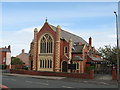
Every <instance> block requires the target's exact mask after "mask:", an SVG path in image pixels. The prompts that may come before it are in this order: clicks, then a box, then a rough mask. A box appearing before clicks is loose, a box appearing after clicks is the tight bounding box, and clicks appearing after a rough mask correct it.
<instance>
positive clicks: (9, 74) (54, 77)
mask: <svg viewBox="0 0 120 90" xmlns="http://www.w3.org/2000/svg"><path fill="white" fill-rule="evenodd" d="M3 75H8V76H20V77H31V78H39V79H55V80H56V79H57V80H60V79H64V78H66V77H56V76H38V75H25V74H11V73H3Z"/></svg>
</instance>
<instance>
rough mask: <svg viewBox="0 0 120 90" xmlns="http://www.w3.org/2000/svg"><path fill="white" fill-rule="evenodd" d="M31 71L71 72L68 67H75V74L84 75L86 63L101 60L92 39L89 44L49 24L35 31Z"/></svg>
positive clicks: (31, 53)
mask: <svg viewBox="0 0 120 90" xmlns="http://www.w3.org/2000/svg"><path fill="white" fill-rule="evenodd" d="M29 53H30V69H31V70H36V71H52V72H70V69H69V68H68V66H69V65H70V64H71V63H72V64H74V65H75V68H76V69H74V70H73V72H77V73H84V72H85V70H86V66H87V65H86V62H87V61H88V60H91V61H99V60H101V58H100V56H99V54H98V52H97V51H96V50H95V48H94V47H92V38H91V37H90V38H89V43H87V42H86V41H85V40H84V39H82V38H81V37H79V36H77V35H74V34H72V33H69V32H67V31H65V30H62V29H61V27H60V26H59V25H58V26H57V27H55V26H53V25H50V24H49V23H48V22H47V19H46V22H45V23H44V25H43V27H42V28H41V29H40V31H39V32H38V29H37V28H35V29H34V40H33V41H32V42H31V45H30V51H29Z"/></svg>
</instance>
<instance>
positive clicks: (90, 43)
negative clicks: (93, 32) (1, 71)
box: [89, 37, 92, 46]
mask: <svg viewBox="0 0 120 90" xmlns="http://www.w3.org/2000/svg"><path fill="white" fill-rule="evenodd" d="M89 45H90V46H92V38H91V37H90V38H89Z"/></svg>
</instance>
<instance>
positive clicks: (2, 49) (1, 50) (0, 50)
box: [0, 48, 11, 52]
mask: <svg viewBox="0 0 120 90" xmlns="http://www.w3.org/2000/svg"><path fill="white" fill-rule="evenodd" d="M0 52H11V51H10V49H8V48H0Z"/></svg>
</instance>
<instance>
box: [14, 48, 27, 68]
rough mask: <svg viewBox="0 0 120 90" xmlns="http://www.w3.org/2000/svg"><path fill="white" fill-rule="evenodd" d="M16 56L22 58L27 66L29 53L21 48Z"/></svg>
mask: <svg viewBox="0 0 120 90" xmlns="http://www.w3.org/2000/svg"><path fill="white" fill-rule="evenodd" d="M16 57H17V58H19V59H20V60H22V61H23V62H24V63H25V65H28V66H29V53H25V50H24V49H22V51H21V53H20V54H19V55H17V56H16Z"/></svg>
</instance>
